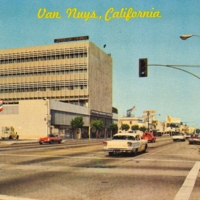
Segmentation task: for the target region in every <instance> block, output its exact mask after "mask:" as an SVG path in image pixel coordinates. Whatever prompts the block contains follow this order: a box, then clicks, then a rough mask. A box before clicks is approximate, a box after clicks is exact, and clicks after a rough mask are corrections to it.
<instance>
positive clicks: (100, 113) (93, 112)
mask: <svg viewBox="0 0 200 200" xmlns="http://www.w3.org/2000/svg"><path fill="white" fill-rule="evenodd" d="M92 114H93V115H101V116H109V117H112V113H105V112H100V111H96V110H91V115H92Z"/></svg>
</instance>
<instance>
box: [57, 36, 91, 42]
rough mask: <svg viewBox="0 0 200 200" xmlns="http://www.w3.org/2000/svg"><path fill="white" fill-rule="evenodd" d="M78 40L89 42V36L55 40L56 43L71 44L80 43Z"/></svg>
mask: <svg viewBox="0 0 200 200" xmlns="http://www.w3.org/2000/svg"><path fill="white" fill-rule="evenodd" d="M78 40H89V36H79V37H71V38H59V39H54V43H59V42H71V41H78Z"/></svg>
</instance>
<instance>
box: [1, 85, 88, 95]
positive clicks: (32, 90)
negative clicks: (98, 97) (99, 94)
mask: <svg viewBox="0 0 200 200" xmlns="http://www.w3.org/2000/svg"><path fill="white" fill-rule="evenodd" d="M84 89H87V85H79V86H69V87H64V86H62V87H59V86H58V87H49V88H45V87H43V88H18V89H4V90H0V93H16V92H17V93H18V92H43V91H60V90H84Z"/></svg>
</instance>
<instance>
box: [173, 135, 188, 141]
mask: <svg viewBox="0 0 200 200" xmlns="http://www.w3.org/2000/svg"><path fill="white" fill-rule="evenodd" d="M172 140H173V141H174V142H175V141H178V140H181V141H185V140H186V135H185V134H182V133H179V134H177V135H174V136H172Z"/></svg>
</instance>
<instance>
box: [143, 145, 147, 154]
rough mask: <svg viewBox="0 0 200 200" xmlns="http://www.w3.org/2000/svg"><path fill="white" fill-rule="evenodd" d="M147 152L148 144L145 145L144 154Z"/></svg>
mask: <svg viewBox="0 0 200 200" xmlns="http://www.w3.org/2000/svg"><path fill="white" fill-rule="evenodd" d="M146 150H147V144H146V145H145V148H144V151H143V153H145V152H146Z"/></svg>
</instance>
